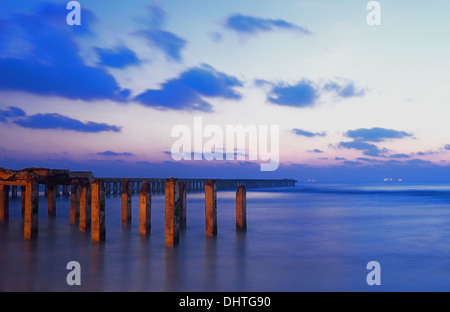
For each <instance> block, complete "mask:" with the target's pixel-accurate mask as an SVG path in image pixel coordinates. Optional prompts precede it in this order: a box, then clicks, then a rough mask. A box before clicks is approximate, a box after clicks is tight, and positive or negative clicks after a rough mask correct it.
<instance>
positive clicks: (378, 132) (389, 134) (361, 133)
mask: <svg viewBox="0 0 450 312" xmlns="http://www.w3.org/2000/svg"><path fill="white" fill-rule="evenodd" d="M345 136H347V137H349V138H353V139H355V140H360V141H364V142H381V141H384V140H386V139H401V138H404V137H410V136H412V134H410V133H407V132H405V131H397V130H393V129H385V128H371V129H365V128H360V129H356V130H349V131H347V132H346V133H345Z"/></svg>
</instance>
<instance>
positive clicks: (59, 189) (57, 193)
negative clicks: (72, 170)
mask: <svg viewBox="0 0 450 312" xmlns="http://www.w3.org/2000/svg"><path fill="white" fill-rule="evenodd" d="M56 197H61V187H60V186H59V185H57V186H56Z"/></svg>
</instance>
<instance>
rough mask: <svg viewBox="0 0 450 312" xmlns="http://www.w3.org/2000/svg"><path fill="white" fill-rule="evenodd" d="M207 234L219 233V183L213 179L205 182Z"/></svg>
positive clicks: (211, 235)
mask: <svg viewBox="0 0 450 312" xmlns="http://www.w3.org/2000/svg"><path fill="white" fill-rule="evenodd" d="M205 235H206V237H215V236H216V235H217V185H216V181H214V180H211V179H209V180H207V181H206V183H205Z"/></svg>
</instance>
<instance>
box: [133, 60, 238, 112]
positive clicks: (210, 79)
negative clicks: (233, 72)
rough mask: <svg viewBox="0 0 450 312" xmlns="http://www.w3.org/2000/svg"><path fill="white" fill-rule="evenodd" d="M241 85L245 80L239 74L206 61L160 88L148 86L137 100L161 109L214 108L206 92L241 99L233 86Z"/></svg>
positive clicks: (200, 109) (209, 109) (212, 95)
mask: <svg viewBox="0 0 450 312" xmlns="http://www.w3.org/2000/svg"><path fill="white" fill-rule="evenodd" d="M240 86H243V84H242V82H241V81H239V80H238V79H237V78H236V77H233V76H228V75H226V74H224V73H222V72H219V71H217V70H215V69H214V68H213V67H211V66H209V65H206V64H203V65H200V66H198V67H193V68H190V69H188V70H187V71H185V72H183V73H182V74H181V75H180V76H179V77H177V78H173V79H171V80H168V81H166V82H165V83H163V84H162V85H161V89H156V90H153V89H149V90H147V91H145V92H143V93H141V94H140V95H138V96H136V97H135V99H134V100H135V101H137V102H139V103H141V104H143V105H145V106H150V107H155V108H158V109H175V110H198V111H204V112H211V111H212V105H211V104H210V103H208V102H206V101H205V100H203V98H202V97H203V96H205V97H218V98H225V99H234V100H238V99H240V98H241V95H240V94H238V93H237V92H235V91H234V90H233V87H240Z"/></svg>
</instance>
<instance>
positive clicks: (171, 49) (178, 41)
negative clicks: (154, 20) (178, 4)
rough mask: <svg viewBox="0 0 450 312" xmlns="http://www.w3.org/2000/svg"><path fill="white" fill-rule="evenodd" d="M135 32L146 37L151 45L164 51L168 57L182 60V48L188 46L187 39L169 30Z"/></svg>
mask: <svg viewBox="0 0 450 312" xmlns="http://www.w3.org/2000/svg"><path fill="white" fill-rule="evenodd" d="M135 34H136V35H139V36H142V37H144V38H145V39H147V40H148V41H149V42H150V44H151V45H153V46H155V47H157V48H158V49H160V50H161V51H163V52H164V54H165V55H166V57H167V59H169V60H174V61H178V62H180V61H181V59H182V58H181V50H182V49H183V48H184V47H185V46H186V43H187V41H186V40H184V39H182V38H180V37H178V36H177V35H175V34H174V33H171V32H169V31H165V30H158V29H156V30H140V31H137V32H135Z"/></svg>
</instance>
